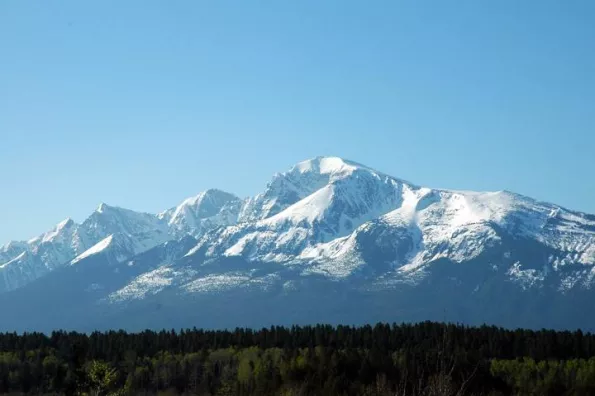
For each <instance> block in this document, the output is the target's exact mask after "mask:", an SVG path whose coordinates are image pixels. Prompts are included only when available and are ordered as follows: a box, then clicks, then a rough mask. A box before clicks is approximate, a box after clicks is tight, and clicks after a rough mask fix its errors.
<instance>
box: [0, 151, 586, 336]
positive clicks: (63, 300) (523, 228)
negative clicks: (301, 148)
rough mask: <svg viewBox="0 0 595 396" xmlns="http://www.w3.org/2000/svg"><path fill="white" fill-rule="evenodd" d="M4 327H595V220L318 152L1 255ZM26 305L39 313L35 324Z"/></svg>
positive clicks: (57, 231) (92, 220) (14, 246)
mask: <svg viewBox="0 0 595 396" xmlns="http://www.w3.org/2000/svg"><path fill="white" fill-rule="evenodd" d="M0 260H1V261H2V262H3V263H2V264H1V265H0V274H2V276H1V277H0V279H1V280H2V281H3V283H0V290H1V291H4V293H1V294H0V309H2V311H3V318H4V321H3V323H2V324H1V326H2V327H3V328H5V329H52V328H56V327H60V328H72V329H79V330H91V329H95V328H113V327H123V328H129V329H142V328H146V327H153V328H157V327H164V326H167V327H172V326H175V327H183V326H195V325H196V326H203V327H235V326H263V325H270V324H293V323H312V322H319V321H324V322H334V323H353V324H357V323H366V322H373V321H379V320H383V321H411V320H426V319H434V320H452V321H460V322H464V323H469V324H480V323H483V322H488V323H493V324H498V325H503V326H510V327H554V328H575V327H581V328H583V329H595V319H593V318H591V317H590V316H589V315H584V309H585V307H587V306H589V305H588V304H590V303H591V301H593V298H594V297H595V295H594V291H593V290H594V288H593V283H594V281H595V216H593V215H588V214H584V213H580V212H575V211H571V210H568V209H565V208H562V207H560V206H557V205H553V204H549V203H543V202H538V201H536V200H533V199H531V198H528V197H525V196H522V195H518V194H514V193H511V192H508V191H499V192H471V191H453V190H444V189H432V188H427V187H420V186H417V185H415V184H412V183H409V182H407V181H405V180H402V179H399V178H395V177H392V176H389V175H386V174H384V173H382V172H379V171H376V170H374V169H371V168H369V167H366V166H364V165H361V164H358V163H356V162H352V161H348V160H344V159H341V158H337V157H318V158H314V159H311V160H307V161H304V162H301V163H299V164H297V165H295V166H293V167H292V168H291V169H289V170H288V171H287V172H283V173H279V174H276V175H274V177H273V179H272V180H271V182H270V183H269V184H268V185H267V186H266V188H265V189H264V191H263V192H262V193H260V194H258V195H256V196H254V197H250V198H247V199H244V200H242V199H240V198H238V197H236V196H234V195H232V194H229V193H226V192H223V191H220V190H207V191H204V192H202V193H200V194H198V195H197V196H195V197H191V198H188V199H186V200H184V201H182V202H181V203H180V204H179V205H177V206H174V207H172V208H171V209H168V210H166V211H164V212H161V213H159V214H157V215H153V214H145V213H137V212H133V211H130V210H126V209H121V208H116V207H111V206H108V205H105V204H102V205H100V206H99V207H98V208H97V210H96V211H95V212H93V213H92V214H91V215H90V216H89V217H88V218H87V219H86V220H85V221H83V222H82V223H81V224H80V225H79V224H76V223H74V222H73V221H72V220H68V221H65V222H63V223H60V224H59V225H58V226H57V227H55V228H54V229H53V230H52V231H50V232H48V233H46V234H44V235H42V236H40V237H38V238H35V239H33V240H31V241H28V242H12V243H9V244H7V245H4V246H3V247H2V248H0ZM22 312H28V313H31V314H30V315H29V314H28V315H27V318H24V317H23V314H22Z"/></svg>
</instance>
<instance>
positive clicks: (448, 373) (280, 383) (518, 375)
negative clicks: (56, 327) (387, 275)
mask: <svg viewBox="0 0 595 396" xmlns="http://www.w3.org/2000/svg"><path fill="white" fill-rule="evenodd" d="M0 393H3V394H15V395H17V394H20V395H25V394H36V395H39V394H48V395H49V394H66V395H84V394H89V395H91V394H92V395H137V394H142V395H157V394H163V395H178V394H179V395H181V394H186V395H287V396H289V395H375V396H385V395H403V396H405V395H411V396H416V395H420V396H421V395H428V396H434V395H435V396H438V395H440V396H445V395H453V396H455V395H456V396H458V395H492V396H496V395H564V394H567V395H593V394H595V336H594V335H593V334H590V333H583V332H581V331H574V332H570V331H564V332H557V331H550V330H542V331H531V330H522V329H518V330H506V329H502V328H497V327H492V326H482V327H468V326H462V325H455V324H443V323H433V322H424V323H418V324H392V325H389V324H383V323H380V324H377V325H375V326H370V325H368V326H360V327H354V326H329V325H316V326H292V327H280V326H273V327H270V328H263V329H260V330H251V329H243V328H238V329H235V330H202V329H196V328H195V329H186V330H180V331H175V330H170V331H165V330H163V331H158V332H157V331H150V330H147V331H144V332H140V333H127V332H124V331H109V332H94V333H90V334H83V333H77V332H66V331H55V332H53V333H51V334H43V333H23V334H17V333H4V334H0Z"/></svg>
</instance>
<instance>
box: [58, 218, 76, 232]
mask: <svg viewBox="0 0 595 396" xmlns="http://www.w3.org/2000/svg"><path fill="white" fill-rule="evenodd" d="M72 225H74V220H72V219H71V218H70V217H67V218H66V219H64V220H62V221H61V222H59V223H58V225H56V230H62V229H64V228H68V227H71V226H72Z"/></svg>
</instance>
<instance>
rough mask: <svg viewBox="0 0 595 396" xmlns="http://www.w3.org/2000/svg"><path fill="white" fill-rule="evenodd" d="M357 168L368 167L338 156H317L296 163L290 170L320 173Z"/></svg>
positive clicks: (347, 170)
mask: <svg viewBox="0 0 595 396" xmlns="http://www.w3.org/2000/svg"><path fill="white" fill-rule="evenodd" d="M358 168H364V169H369V168H367V167H366V166H364V165H361V164H358V163H357V162H353V161H349V160H346V159H343V158H340V157H324V156H319V157H315V158H311V159H308V160H305V161H302V162H300V163H298V164H296V165H295V166H294V167H293V168H291V170H290V172H292V171H294V172H295V171H297V172H300V173H306V172H315V173H321V174H331V173H343V172H348V173H351V172H353V171H354V170H356V169H358Z"/></svg>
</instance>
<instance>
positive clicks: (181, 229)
mask: <svg viewBox="0 0 595 396" xmlns="http://www.w3.org/2000/svg"><path fill="white" fill-rule="evenodd" d="M241 206H242V201H241V200H240V199H239V198H238V197H236V196H235V195H233V194H230V193H226V192H224V191H221V190H216V189H211V190H207V191H203V192H201V193H200V194H198V195H197V196H195V197H191V198H188V199H185V200H184V201H183V202H182V203H180V204H179V205H178V206H176V207H175V208H171V209H169V210H166V211H165V212H162V213H160V214H159V215H158V216H157V217H158V218H159V219H162V220H165V221H166V222H167V224H168V225H169V228H170V231H171V232H172V233H173V234H174V235H176V236H180V237H181V236H184V235H187V234H190V235H193V236H195V237H197V236H201V235H203V234H204V233H205V232H206V231H209V230H211V229H213V228H216V227H219V226H226V225H230V224H235V223H236V222H237V221H238V215H239V211H240V209H241Z"/></svg>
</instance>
